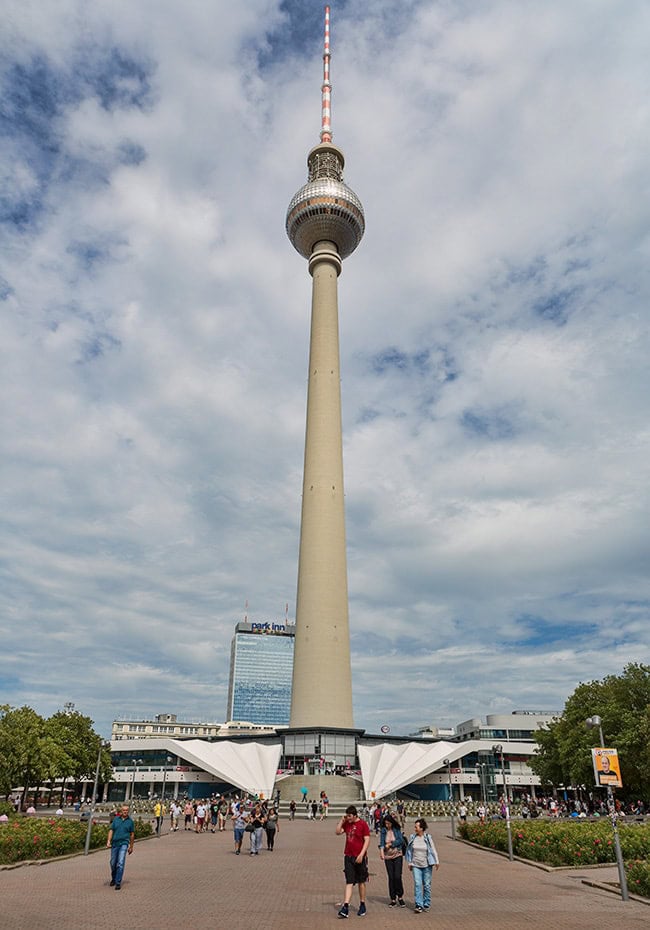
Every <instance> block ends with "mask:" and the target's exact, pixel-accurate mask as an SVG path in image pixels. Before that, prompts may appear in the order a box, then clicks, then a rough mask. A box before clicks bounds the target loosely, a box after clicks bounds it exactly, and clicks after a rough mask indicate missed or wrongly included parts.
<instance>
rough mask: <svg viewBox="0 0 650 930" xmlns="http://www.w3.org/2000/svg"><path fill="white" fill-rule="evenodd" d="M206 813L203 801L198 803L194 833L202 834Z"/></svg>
mask: <svg viewBox="0 0 650 930" xmlns="http://www.w3.org/2000/svg"><path fill="white" fill-rule="evenodd" d="M207 812H208V809H207V807H206V806H205V804H204V803H203V801H199V803H198V804H197V805H196V828H195V829H196V832H197V833H203V825H204V823H205V816H206V814H207Z"/></svg>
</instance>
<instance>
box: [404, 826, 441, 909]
mask: <svg viewBox="0 0 650 930" xmlns="http://www.w3.org/2000/svg"><path fill="white" fill-rule="evenodd" d="M406 862H407V864H408V867H409V870H410V872H412V874H413V884H414V886H415V913H416V914H421V913H422V911H428V910H429V908H430V907H431V875H432V873H433V869H434V866H435V869H436V872H437V871H438V869H439V868H440V860H439V859H438V851H437V849H436V847H435V845H434V842H433V838H432V836H431V834H430V833H427V822H426V820H423V819H422V817H420V818H419V819H418V820H416V821H415V833H411V835H410V837H409V841H408V846H407V847H406Z"/></svg>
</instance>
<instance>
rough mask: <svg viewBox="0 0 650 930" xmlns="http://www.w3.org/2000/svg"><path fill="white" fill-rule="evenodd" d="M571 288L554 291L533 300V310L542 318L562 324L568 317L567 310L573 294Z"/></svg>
mask: <svg viewBox="0 0 650 930" xmlns="http://www.w3.org/2000/svg"><path fill="white" fill-rule="evenodd" d="M574 293H575V292H574V291H573V290H564V291H555V293H553V294H549V295H548V296H546V297H542V298H541V299H540V300H537V301H535V303H534V304H533V310H534V311H535V313H536V314H537V316H540V317H541V318H542V319H543V320H549V322H551V323H557V325H558V326H564V324H565V323H566V321H567V320H568V318H569V310H570V307H571V302H572V300H573V296H574Z"/></svg>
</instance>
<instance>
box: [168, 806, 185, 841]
mask: <svg viewBox="0 0 650 930" xmlns="http://www.w3.org/2000/svg"><path fill="white" fill-rule="evenodd" d="M169 811H170V814H171V819H172V820H171V827H172V833H176V831H177V830H178V818H179V817H180V816H181V813H182V811H181V806H180V804H179V803H178V801H176V800H173V801H172V803H171V804H170V807H169Z"/></svg>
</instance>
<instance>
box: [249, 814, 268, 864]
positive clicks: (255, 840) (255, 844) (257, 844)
mask: <svg viewBox="0 0 650 930" xmlns="http://www.w3.org/2000/svg"><path fill="white" fill-rule="evenodd" d="M248 823H250V824H252V827H253V829H252V830H251V831H250V837H251V849H250V854H251V856H257V855H259V851H260V849H261V848H262V833H263V832H264V824H265V823H266V817H265V816H264V814H263V812H262V808H261V805H259V804H256V805H255V807H254V808H253V810H252V811H251V812H250V814H249V815H248Z"/></svg>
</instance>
